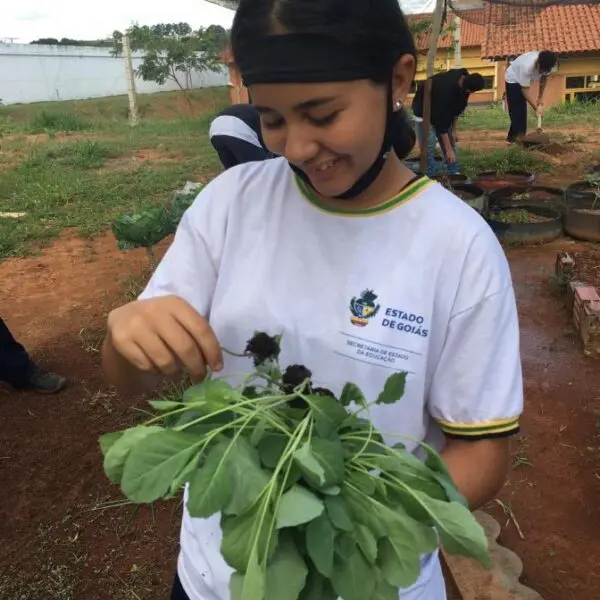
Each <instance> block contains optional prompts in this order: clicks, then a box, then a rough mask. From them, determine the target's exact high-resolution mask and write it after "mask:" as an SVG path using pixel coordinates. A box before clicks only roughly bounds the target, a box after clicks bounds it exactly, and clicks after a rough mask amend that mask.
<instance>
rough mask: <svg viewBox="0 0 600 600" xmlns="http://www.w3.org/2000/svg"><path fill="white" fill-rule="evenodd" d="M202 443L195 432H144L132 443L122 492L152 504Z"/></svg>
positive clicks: (122, 483) (131, 498)
mask: <svg viewBox="0 0 600 600" xmlns="http://www.w3.org/2000/svg"><path fill="white" fill-rule="evenodd" d="M203 443H204V441H203V439H202V438H198V436H196V435H192V434H188V433H185V432H183V431H173V430H169V429H163V430H161V431H157V432H154V433H152V434H150V435H147V436H145V437H144V438H143V439H142V440H140V441H139V442H138V443H137V444H136V445H135V446H134V447H133V449H132V450H131V452H130V454H129V458H128V459H127V462H126V463H125V469H124V471H123V479H122V480H121V489H122V491H123V493H124V494H125V496H127V498H129V500H131V501H132V502H136V503H145V504H149V503H151V502H154V501H156V500H158V499H159V498H163V497H164V496H166V495H167V494H168V493H169V491H170V489H171V485H172V483H173V480H174V479H176V478H177V477H178V476H179V475H180V473H181V472H182V471H183V470H184V469H185V467H186V466H187V465H188V463H189V462H190V461H191V460H192V458H194V457H195V456H197V454H198V453H199V451H200V447H201V445H202V444H203ZM113 448H114V447H113Z"/></svg>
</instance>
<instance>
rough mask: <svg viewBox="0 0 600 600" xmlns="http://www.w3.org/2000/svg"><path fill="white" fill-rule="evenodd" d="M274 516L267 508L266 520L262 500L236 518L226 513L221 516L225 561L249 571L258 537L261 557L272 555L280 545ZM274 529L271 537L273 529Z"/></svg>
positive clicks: (257, 546)
mask: <svg viewBox="0 0 600 600" xmlns="http://www.w3.org/2000/svg"><path fill="white" fill-rule="evenodd" d="M274 520H275V518H274V516H273V513H272V511H271V510H270V509H267V511H266V514H265V518H264V520H263V519H262V508H261V505H260V503H257V504H256V505H254V506H253V507H252V508H251V509H250V510H248V511H247V512H245V513H244V514H242V515H239V516H236V517H227V516H223V517H222V518H221V529H222V531H223V539H222V541H221V554H222V555H223V558H224V559H225V562H227V564H228V565H229V566H230V567H232V568H233V569H235V570H236V571H240V573H245V572H246V569H247V568H248V564H249V563H250V557H251V555H252V551H253V547H254V541H255V539H257V545H256V548H257V549H256V552H257V553H258V559H259V560H262V557H263V556H265V555H266V556H267V558H270V557H271V556H272V555H273V552H274V551H275V548H276V546H277V539H278V532H277V529H275V527H272V526H273V525H274ZM271 527H272V529H273V531H272V533H271V535H270V536H269V531H270V530H271Z"/></svg>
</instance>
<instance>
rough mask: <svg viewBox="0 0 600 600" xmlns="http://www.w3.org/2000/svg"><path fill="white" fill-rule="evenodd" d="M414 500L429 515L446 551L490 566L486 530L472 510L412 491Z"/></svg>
mask: <svg viewBox="0 0 600 600" xmlns="http://www.w3.org/2000/svg"><path fill="white" fill-rule="evenodd" d="M411 492H412V495H413V496H415V499H416V500H417V501H418V502H419V503H420V504H421V505H422V506H423V508H424V509H425V510H426V511H427V512H428V513H429V515H430V516H431V519H432V520H433V522H434V524H435V528H436V530H437V532H438V534H439V536H440V539H441V542H442V546H443V548H444V550H446V551H447V552H449V553H450V554H460V555H461V556H467V557H469V558H474V559H475V560H477V561H479V562H480V563H481V564H482V565H484V566H487V567H489V566H490V556H489V549H488V541H487V538H486V535H485V531H484V530H483V527H481V525H480V524H479V523H478V522H477V519H475V517H474V516H473V514H472V513H471V511H470V510H469V509H468V508H466V507H465V506H463V505H462V504H458V503H457V502H443V501H440V500H436V499H435V498H430V497H428V496H426V495H425V494H423V493H421V492H418V491H416V490H411Z"/></svg>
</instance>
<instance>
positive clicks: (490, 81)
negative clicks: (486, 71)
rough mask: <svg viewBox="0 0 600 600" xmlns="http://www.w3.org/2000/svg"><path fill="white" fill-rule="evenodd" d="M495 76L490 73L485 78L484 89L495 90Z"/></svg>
mask: <svg viewBox="0 0 600 600" xmlns="http://www.w3.org/2000/svg"><path fill="white" fill-rule="evenodd" d="M494 79H495V78H494V76H493V75H490V76H488V77H484V78H483V89H484V90H493V89H494Z"/></svg>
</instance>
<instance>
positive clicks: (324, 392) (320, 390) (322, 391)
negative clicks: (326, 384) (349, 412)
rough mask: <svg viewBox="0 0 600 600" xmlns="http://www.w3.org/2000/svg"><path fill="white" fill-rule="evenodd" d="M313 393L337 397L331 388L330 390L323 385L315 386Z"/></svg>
mask: <svg viewBox="0 0 600 600" xmlns="http://www.w3.org/2000/svg"><path fill="white" fill-rule="evenodd" d="M312 393H313V395H314V396H330V397H331V398H335V394H334V393H333V392H332V391H331V390H328V389H327V388H322V387H318V388H314V389H313V391H312Z"/></svg>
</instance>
